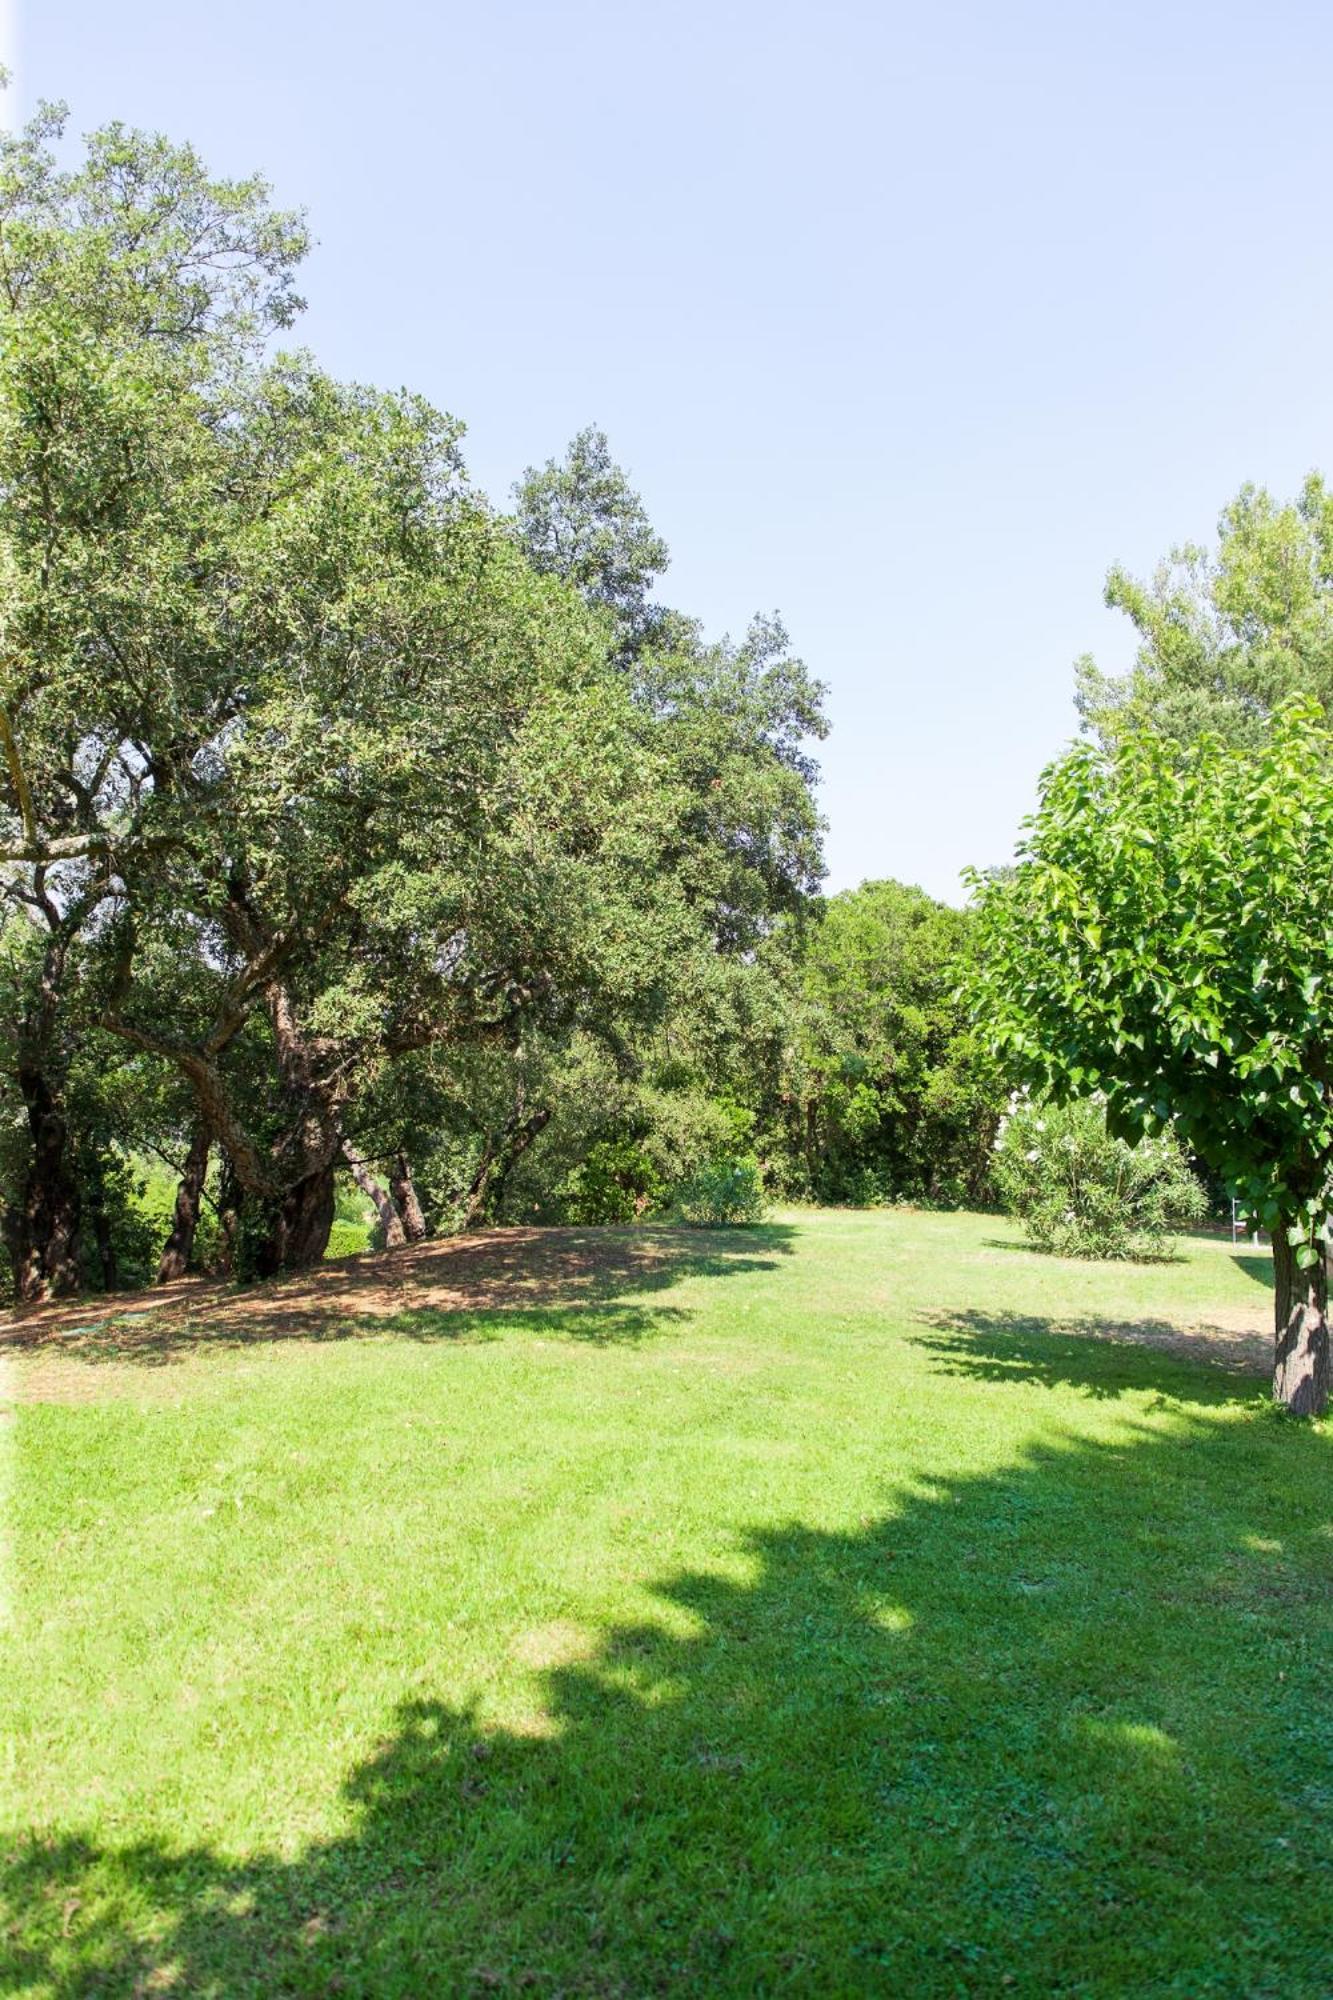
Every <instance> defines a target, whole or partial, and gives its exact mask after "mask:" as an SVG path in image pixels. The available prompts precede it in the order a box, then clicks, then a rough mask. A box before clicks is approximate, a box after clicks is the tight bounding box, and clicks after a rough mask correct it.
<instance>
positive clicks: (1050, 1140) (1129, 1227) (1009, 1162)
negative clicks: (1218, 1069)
mask: <svg viewBox="0 0 1333 2000" xmlns="http://www.w3.org/2000/svg"><path fill="white" fill-rule="evenodd" d="M995 1182H996V1186H997V1188H998V1190H999V1194H1000V1199H1001V1201H1002V1202H1003V1204H1004V1206H1005V1207H1006V1208H1007V1209H1008V1210H1009V1212H1010V1214H1012V1215H1016V1216H1017V1217H1018V1218H1019V1219H1020V1221H1021V1222H1022V1223H1023V1225H1024V1227H1025V1228H1026V1230H1027V1233H1028V1237H1029V1240H1030V1241H1031V1242H1032V1243H1034V1244H1035V1245H1036V1246H1037V1248H1038V1249H1040V1250H1050V1251H1053V1252H1054V1253H1055V1255H1056V1256H1059V1257H1136V1258H1153V1257H1162V1256H1164V1255H1165V1254H1166V1252H1167V1249H1168V1245H1169V1242H1170V1238H1171V1235H1172V1232H1173V1231H1175V1230H1176V1229H1178V1228H1180V1227H1181V1225H1182V1224H1183V1223H1186V1222H1189V1221H1197V1220H1198V1219H1199V1218H1200V1217H1201V1216H1202V1215H1203V1213H1204V1209H1205V1201H1204V1194H1203V1189H1202V1188H1201V1186H1200V1185H1199V1182H1198V1180H1197V1179H1196V1177H1195V1176H1194V1174H1192V1173H1191V1172H1190V1167H1189V1162H1188V1161H1187V1160H1186V1158H1185V1155H1184V1153H1183V1152H1182V1151H1181V1148H1180V1143H1179V1141H1178V1140H1177V1139H1176V1136H1175V1134H1174V1133H1173V1132H1172V1130H1171V1128H1170V1127H1169V1126H1168V1127H1167V1128H1166V1129H1165V1130H1164V1131H1162V1132H1160V1133H1158V1134H1157V1135H1156V1137H1143V1138H1141V1139H1140V1140H1139V1141H1138V1143H1137V1145H1133V1146H1131V1145H1129V1144H1128V1143H1127V1142H1126V1141H1125V1140H1124V1139H1118V1138H1116V1137H1115V1136H1114V1135H1113V1134H1112V1133H1111V1132H1109V1131H1108V1130H1107V1127H1106V1107H1105V1104H1104V1103H1103V1102H1102V1100H1101V1099H1100V1098H1082V1099H1078V1100H1076V1101H1074V1102H1071V1103H1068V1104H1034V1103H1033V1102H1032V1101H1031V1100H1030V1099H1027V1098H1021V1097H1016V1098H1015V1099H1014V1100H1013V1101H1012V1103H1011V1105H1010V1109H1009V1112H1008V1115H1007V1116H1006V1117H1005V1118H1004V1119H1003V1120H1002V1122H1001V1125H1000V1131H999V1134H998V1136H997V1138H996V1142H995Z"/></svg>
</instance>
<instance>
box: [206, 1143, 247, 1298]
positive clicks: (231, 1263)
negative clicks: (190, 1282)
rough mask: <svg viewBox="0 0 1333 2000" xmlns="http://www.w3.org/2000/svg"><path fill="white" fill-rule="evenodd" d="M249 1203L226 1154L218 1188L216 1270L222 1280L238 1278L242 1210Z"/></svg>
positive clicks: (226, 1153)
mask: <svg viewBox="0 0 1333 2000" xmlns="http://www.w3.org/2000/svg"><path fill="white" fill-rule="evenodd" d="M245 1199H246V1195H245V1189H244V1187H243V1186H242V1185H241V1181H240V1177H239V1175H238V1174H237V1172H236V1168H235V1166H234V1165H233V1163H232V1158H231V1155H230V1153H228V1152H226V1151H224V1152H223V1155H222V1177H221V1183H220V1185H219V1187H218V1250H217V1256H216V1257H215V1259H214V1261H213V1267H212V1268H213V1270H214V1271H215V1273H216V1274H217V1276H218V1277H220V1278H232V1277H235V1276H236V1272H237V1265H238V1263H239V1260H240V1250H241V1210H242V1208H243V1207H244V1205H245Z"/></svg>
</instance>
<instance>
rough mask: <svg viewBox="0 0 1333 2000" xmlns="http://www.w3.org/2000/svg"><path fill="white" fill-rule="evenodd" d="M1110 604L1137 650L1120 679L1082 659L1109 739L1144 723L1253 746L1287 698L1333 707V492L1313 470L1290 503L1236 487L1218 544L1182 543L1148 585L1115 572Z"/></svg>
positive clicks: (1087, 695)
mask: <svg viewBox="0 0 1333 2000" xmlns="http://www.w3.org/2000/svg"><path fill="white" fill-rule="evenodd" d="M1106 602H1107V604H1108V605H1109V606H1110V607H1111V608H1112V609H1113V610H1120V611H1124V612H1125V613H1126V614H1127V615H1128V617H1129V618H1130V620H1131V621H1132V623H1133V625H1134V628H1135V630H1136V632H1137V633H1138V639H1139V647H1138V655H1137V658H1136V660H1135V663H1134V667H1133V669H1132V671H1131V672H1130V673H1129V674H1128V675H1126V676H1125V677H1123V678H1121V679H1117V678H1115V677H1112V676H1108V675H1105V674H1103V673H1101V672H1100V671H1099V670H1098V668H1097V667H1096V666H1095V664H1094V663H1093V661H1092V660H1091V659H1087V658H1085V659H1083V660H1081V661H1080V662H1079V663H1078V668H1077V672H1078V696H1077V701H1078V707H1079V710H1080V712H1081V714H1082V716H1083V719H1084V722H1085V724H1086V725H1087V726H1088V728H1089V729H1091V730H1092V731H1093V732H1095V733H1096V735H1097V736H1098V737H1099V738H1100V740H1101V741H1102V742H1103V743H1104V744H1111V743H1113V742H1115V741H1116V740H1118V738H1119V737H1120V736H1121V735H1123V734H1124V733H1125V732H1126V731H1127V730H1130V729H1134V728H1139V727H1145V726H1147V727H1152V728H1155V729H1159V730H1161V731H1162V732H1163V734H1165V735H1167V736H1173V737H1175V738H1177V739H1178V740H1179V741H1182V742H1189V741H1192V740H1193V739H1194V738H1195V737H1196V736H1198V735H1199V734H1200V733H1201V732H1202V731H1204V730H1213V731H1215V732H1216V733H1217V734H1219V735H1221V736H1223V737H1225V738H1226V739H1227V740H1228V741H1232V742H1237V743H1247V744H1251V745H1253V744H1257V743H1258V742H1259V741H1260V740H1261V739H1262V732H1263V726H1264V722H1265V720H1266V719H1267V717H1268V716H1270V715H1271V714H1272V713H1273V710H1274V708H1275V707H1276V706H1277V705H1278V703H1279V702H1281V701H1282V700H1283V699H1284V698H1285V697H1286V696H1287V695H1289V694H1313V695H1315V696H1316V697H1317V698H1318V699H1319V700H1320V701H1321V702H1323V703H1324V705H1325V707H1328V706H1330V704H1333V493H1330V491H1329V490H1328V488H1327V486H1326V485H1325V484H1324V481H1323V480H1322V479H1321V478H1320V477H1319V476H1318V475H1317V474H1311V476H1310V477H1309V479H1307V480H1306V482H1305V485H1304V486H1303V487H1302V489H1301V491H1300V493H1299V495H1298V496H1297V498H1296V499H1295V500H1294V501H1293V502H1290V503H1288V504H1286V505H1280V504H1279V503H1278V502H1276V501H1275V500H1274V499H1273V498H1272V496H1271V495H1270V494H1268V493H1266V492H1265V491H1264V490H1263V489H1262V488H1259V487H1254V486H1245V487H1242V489H1241V491H1240V493H1239V494H1238V495H1237V497H1236V499H1235V500H1233V501H1232V503H1231V505H1230V506H1229V507H1227V508H1225V509H1224V511H1223V513H1222V516H1221V519H1220V521H1219V523H1218V541H1217V548H1216V550H1215V551H1213V552H1210V551H1208V550H1206V549H1203V548H1200V547H1198V546H1197V545H1193V544H1187V545H1186V546H1184V547H1182V548H1178V549H1176V550H1174V551H1173V552H1172V555H1171V557H1170V559H1169V561H1168V562H1166V563H1164V564H1162V566H1161V567H1160V568H1159V569H1158V570H1157V572H1156V574H1155V575H1154V576H1153V578H1152V580H1151V581H1150V582H1149V583H1141V582H1139V581H1138V580H1137V579H1136V578H1134V577H1131V576H1130V575H1129V574H1128V573H1127V571H1125V570H1124V569H1122V568H1119V567H1117V568H1115V569H1113V570H1112V571H1111V573H1110V575H1109V577H1108V578H1107V583H1106Z"/></svg>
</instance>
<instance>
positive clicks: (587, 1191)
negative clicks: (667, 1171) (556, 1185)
mask: <svg viewBox="0 0 1333 2000" xmlns="http://www.w3.org/2000/svg"><path fill="white" fill-rule="evenodd" d="M665 1191H666V1188H665V1183H664V1182H663V1180H662V1177H661V1175H660V1174H659V1173H658V1171H657V1168H656V1167H655V1165H654V1164H653V1161H652V1159H651V1158H650V1156H649V1154H648V1153H647V1152H646V1151H645V1150H644V1148H643V1147H642V1146H641V1145H639V1144H638V1143H637V1142H636V1141H635V1140H633V1139H603V1140H600V1141H599V1142H598V1144H597V1145H595V1146H592V1147H590V1148H589V1150H588V1153H587V1154H586V1156H585V1157H584V1159H583V1160H582V1161H581V1162H580V1163H579V1165H578V1166H577V1167H575V1169H574V1171H573V1173H571V1174H570V1175H568V1177H567V1178H566V1180H565V1182H564V1184H563V1186H562V1187H561V1188H560V1189H559V1190H558V1193H559V1196H560V1200H561V1207H562V1209H563V1212H564V1217H565V1220H566V1221H569V1222H574V1223H615V1222H633V1221H634V1220H635V1218H636V1217H637V1216H640V1215H642V1214H643V1212H644V1210H645V1209H648V1208H652V1207H654V1206H655V1205H656V1204H657V1203H658V1202H659V1201H660V1200H661V1199H662V1196H663V1194H664V1193H665Z"/></svg>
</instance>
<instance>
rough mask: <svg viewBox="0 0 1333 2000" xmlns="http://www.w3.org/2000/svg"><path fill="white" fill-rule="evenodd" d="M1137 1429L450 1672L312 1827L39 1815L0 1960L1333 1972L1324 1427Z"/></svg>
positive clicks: (1036, 1981) (418, 1979) (695, 1990)
mask: <svg viewBox="0 0 1333 2000" xmlns="http://www.w3.org/2000/svg"><path fill="white" fill-rule="evenodd" d="M1117 1438H1118V1441H1117V1442H1116V1443H1114V1444H1100V1445H1092V1444H1088V1443H1087V1442H1085V1441H1074V1440H1071V1441H1069V1442H1066V1443H1054V1444H1051V1445H1048V1446H1047V1447H1045V1448H1042V1449H1039V1450H1034V1451H1033V1452H1031V1453H1030V1454H1029V1455H1028V1456H1027V1457H1026V1458H1025V1459H1024V1460H1023V1461H1022V1462H1020V1463H1019V1464H1017V1465H1015V1466H1011V1467H1008V1468H1005V1469H1003V1470H1001V1471H998V1472H995V1473H993V1474H989V1475H987V1476H982V1477H976V1478H970V1479H963V1480H958V1481H954V1482H951V1483H944V1482H940V1483H938V1484H935V1485H930V1484H928V1483H925V1482H922V1483H920V1484H919V1485H918V1486H917V1487H916V1488H915V1489H914V1490H912V1491H910V1492H908V1493H906V1494H904V1495H902V1496H900V1497H899V1499H898V1501H897V1503H896V1504H895V1505H893V1506H892V1507H891V1508H890V1509H888V1510H887V1511H886V1512H885V1513H884V1515H883V1517H882V1518H879V1519H875V1520H872V1521H866V1522H865V1523H864V1524H863V1525H862V1526H861V1527H859V1528H857V1529H854V1530H851V1531H848V1532H823V1531H817V1530H815V1529H812V1528H808V1527H803V1526H792V1527H787V1528H766V1529H764V1530H763V1531H759V1532H754V1533H752V1534H751V1535H750V1536H749V1537H748V1538H747V1540H746V1543H745V1546H744V1549H743V1555H744V1557H745V1559H746V1562H747V1564H748V1580H746V1581H737V1580H735V1578H734V1576H723V1575H719V1574H700V1573H686V1574H677V1575H674V1576H670V1577H667V1578H664V1579H663V1580H661V1582H660V1584H659V1586H658V1596H659V1599H660V1600H661V1602H662V1604H663V1611H664V1616H663V1620H662V1622H660V1623H658V1622H646V1623H644V1624H642V1625H638V1626H631V1627H622V1628H618V1629H613V1630H610V1631H607V1632H605V1633H603V1634H601V1635H597V1634H587V1635H584V1641H585V1643H583V1644H582V1645H580V1644H579V1643H577V1635H575V1642H571V1638H570V1629H569V1628H567V1627H566V1628H563V1630H562V1631H559V1632H556V1633H554V1634H548V1635H546V1639H545V1641H543V1636H542V1635H541V1634H537V1635H535V1641H534V1635H532V1634H528V1635H526V1638H525V1643H526V1645H527V1650H526V1652H523V1653H522V1654H521V1655H520V1656H521V1657H524V1658H529V1659H532V1660H534V1661H536V1660H538V1659H539V1658H543V1657H544V1658H545V1659H546V1662H547V1664H545V1665H544V1666H541V1667H534V1675H533V1678H534V1705H535V1706H534V1715H533V1719H532V1722H531V1724H530V1725H529V1726H527V1727H526V1728H524V1729H523V1730H517V1729H515V1730H493V1729H492V1730H487V1729H484V1728H482V1727H480V1726H479V1725H478V1722H477V1719H476V1716H475V1714H474V1713H473V1712H472V1711H471V1710H470V1709H469V1708H468V1707H467V1706H466V1705H460V1704H459V1702H458V1701H457V1700H456V1699H455V1698H454V1693H453V1692H452V1691H451V1690H450V1688H449V1686H448V1684H447V1682H445V1681H444V1680H440V1681H439V1682H438V1683H437V1685H436V1686H435V1688H434V1689H427V1690H425V1691H424V1692H422V1693H420V1694H419V1695H418V1696H416V1697H415V1698H413V1699H412V1700H410V1701H407V1702H405V1703H404V1705H403V1706H402V1707H401V1708H400V1709H399V1711H398V1712H397V1714H396V1716H394V1717H393V1718H392V1726H391V1727H390V1729H389V1730H388V1732H387V1734H386V1737H385V1740H384V1741H383V1743H382V1744H381V1745H380V1747H379V1748H378V1749H377V1750H376V1751H375V1752H374V1754H372V1755H370V1756H369V1757H368V1758H367V1759H366V1761H364V1762H363V1763H361V1764H360V1766H359V1767H358V1768H355V1769H353V1770H352V1771H351V1772H350V1774H349V1776H348V1778H347V1781H346V1808H347V1827H346V1830H345V1831H344V1832H343V1833H342V1834H341V1836H340V1837H338V1838H334V1839H330V1840H328V1841H327V1842H324V1843H321V1844H316V1845H313V1846H311V1847H310V1848H309V1849H308V1850H307V1851H305V1852H304V1853H302V1854H301V1855H299V1856H298V1857H297V1858H295V1859H292V1860H282V1859H278V1858H274V1857H272V1856H271V1855H266V1856H264V1857H261V1858H257V1859H253V1860H248V1861H247V1860H235V1859H230V1858H227V1857H226V1856H224V1855H222V1854H220V1853H217V1852H214V1851H212V1850H211V1849H209V1848H207V1847H185V1846H178V1845H174V1844H173V1843H172V1841H171V1839H170V1838H169V1837H168V1836H167V1835H166V1834H165V1833H164V1835H163V1837H162V1838H161V1839H160V1840H143V1841H139V1842H138V1843H134V1844H129V1845H116V1844H114V1843H112V1842H99V1841H98V1840H96V1839H94V1838H92V1837H87V1836H82V1835H80V1834H79V1833H77V1832H71V1831H63V1832H60V1833H58V1834H56V1835H53V1836H52V1837H51V1838H50V1839H49V1840H44V1839H42V1838H33V1839H31V1840H29V1841H27V1842H26V1843H23V1844H21V1845H20V1846H18V1847H17V1848H16V1849H15V1850H14V1851H13V1852H12V1853H11V1854H10V1855H9V1857H8V1861H7V1866H6V1869H5V1886H6V1891H7V1895H8V1898H9V1912H10V1922H9V1925H8V1928H7V1930H5V1931H4V1932H3V1934H2V1935H3V1952H2V1955H0V1973H2V1974H3V1978H4V1980H6V1981H8V1982H9V1983H7V1984H5V1986H4V1990H5V1991H22V1992H25V1993H33V1994H36V1993H41V1994H46V1995H52V1996H59V2000H68V1996H74V1995H85V1994H89V1995H90V1994H94V1993H97V1994H114V1995H132V1994H133V1995H141V1994H149V1993H176V1994H182V1995H190V1996H199V1995H203V1996H226V2000H233V1996H238V1997H239V1996H258V1995H265V1996H269V1995H275V1994H282V1995H310V1996H314V1995H328V1994H343V1995H363V1996H388V1995H400V1996H408V1995H411V1996H421V1995H426V1994H450V1995H452V1994H472V1993H477V1994H481V1993H487V1992H499V1993H504V1994H511V1993H512V1994H540V1995H547V1996H556V1995H588V1996H593V1995H595V1996H615V1995H622V1996H629V1995H636V1996H637V1995H645V1994H658V1993H679V1994H704V1993H706V1994H710V1995H713V1994H722V1995H734V1996H742V1995H744V1996H751V1995H760V1994H791V1995H808V1994H816V1995H852V1994H862V1993H875V1994H883V1995H895V1996H897V1995H904V1994H911V1995H913V1996H918V1995H924V1996H936V1995H939V1996H945V1995H948V1996H955V1995H960V1994H995V1995H1006V1994H1014V1995H1024V1996H1037V1995H1046V1994H1057V1993H1058V1994H1066V1995H1074V1994H1080V1995H1091V1994H1110V1993H1124V1992H1133V1993H1143V1994H1147V1993H1168V1992H1169V1993H1178V1994H1186V1993H1188V1994H1203V1993H1208V1994H1226V1995H1236V1996H1239V1995H1253V1996H1262V1995H1268V1996H1273V2000H1277V1996H1281V2000H1314V1996H1316V1995H1318V1996H1321V2000H1324V1996H1326V1995H1327V1992H1328V1989H1329V1963H1330V1961H1329V1956H1328V1951H1329V1947H1328V1938H1327V1929H1326V1926H1325V1923H1324V1918H1323V1911H1322V1901H1323V1888H1322V1883H1321V1871H1323V1870H1325V1869H1326V1867H1327V1863H1328V1861H1329V1859H1330V1856H1331V1854H1333V1736H1331V1734H1330V1730H1329V1727H1328V1723H1329V1696H1328V1687H1327V1676H1326V1672H1325V1663H1326V1659H1327V1640H1328V1637H1329V1603H1330V1584H1333V1538H1330V1534H1329V1522H1328V1514H1329V1507H1328V1504H1327V1502H1326V1501H1321V1500H1320V1498H1319V1496H1320V1495H1322V1494H1326V1493H1327V1491H1328V1473H1329V1467H1330V1443H1329V1440H1328V1438H1327V1437H1324V1436H1321V1435H1320V1434H1318V1433H1317V1432H1316V1431H1314V1430H1311V1429H1309V1428H1304V1429H1303V1428H1301V1427H1298V1426H1294V1425H1290V1424H1283V1423H1281V1422H1280V1421H1279V1420H1278V1419H1277V1418H1276V1417H1274V1416H1272V1415H1260V1416H1257V1417H1255V1418H1253V1419H1247V1420H1245V1421H1240V1422H1237V1421H1236V1420H1235V1417H1234V1414H1228V1413H1227V1412H1225V1411H1214V1412H1211V1413H1199V1414H1196V1415H1194V1416H1193V1417H1191V1418H1188V1419H1186V1418H1184V1417H1182V1418H1180V1419H1178V1420H1177V1419H1173V1420H1172V1421H1171V1426H1170V1429H1168V1430H1163V1428H1162V1427H1161V1425H1160V1424H1159V1425H1157V1426H1155V1427H1152V1428H1149V1427H1148V1426H1144V1425H1140V1426H1138V1427H1137V1428H1135V1427H1134V1426H1132V1425H1131V1424H1129V1423H1128V1422H1126V1423H1125V1424H1124V1425H1123V1426H1122V1427H1121V1428H1120V1429H1119V1431H1118V1432H1117ZM669 1624H670V1627H671V1629H669ZM543 1643H545V1645H546V1651H545V1653H544V1654H543V1653H542V1645H543ZM1279 1663H1280V1669H1279ZM274 1818H275V1820H276V1821H278V1822H279V1823H280V1820H281V1805H280V1804H279V1805H278V1807H277V1808H275V1811H274Z"/></svg>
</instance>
